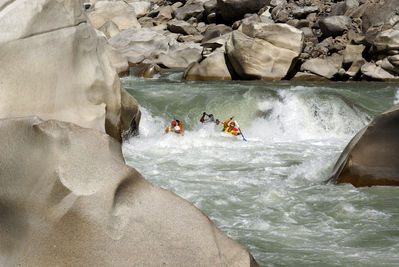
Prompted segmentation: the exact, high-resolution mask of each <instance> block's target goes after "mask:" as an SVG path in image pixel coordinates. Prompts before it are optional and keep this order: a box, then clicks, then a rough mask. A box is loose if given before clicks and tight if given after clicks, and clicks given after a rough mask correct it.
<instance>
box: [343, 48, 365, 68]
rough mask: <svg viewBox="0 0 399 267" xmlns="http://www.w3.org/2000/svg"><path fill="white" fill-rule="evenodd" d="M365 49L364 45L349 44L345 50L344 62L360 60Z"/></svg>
mask: <svg viewBox="0 0 399 267" xmlns="http://www.w3.org/2000/svg"><path fill="white" fill-rule="evenodd" d="M364 49H365V46H364V45H347V46H346V47H345V50H344V51H343V56H344V62H343V63H344V64H348V63H352V62H356V61H360V60H362V59H363V56H362V53H363V51H364Z"/></svg>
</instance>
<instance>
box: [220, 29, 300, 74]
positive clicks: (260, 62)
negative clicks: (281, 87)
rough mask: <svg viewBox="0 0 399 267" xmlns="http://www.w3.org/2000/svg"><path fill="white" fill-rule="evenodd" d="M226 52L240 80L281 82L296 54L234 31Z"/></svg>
mask: <svg viewBox="0 0 399 267" xmlns="http://www.w3.org/2000/svg"><path fill="white" fill-rule="evenodd" d="M226 51H227V55H228V58H229V61H230V62H231V64H232V66H233V68H234V70H235V72H236V73H237V74H238V75H239V76H240V78H242V79H264V80H281V79H282V78H284V77H285V76H286V75H287V74H288V72H289V71H290V70H291V68H292V66H293V64H294V62H295V60H296V58H297V57H298V53H296V52H293V51H291V50H288V49H285V48H279V47H276V46H274V45H273V44H271V43H269V42H267V41H265V40H262V39H258V38H251V37H249V36H247V35H245V34H243V33H241V32H239V31H234V32H233V33H232V34H231V36H230V39H229V40H228V41H227V44H226Z"/></svg>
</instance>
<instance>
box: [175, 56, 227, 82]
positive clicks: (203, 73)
mask: <svg viewBox="0 0 399 267" xmlns="http://www.w3.org/2000/svg"><path fill="white" fill-rule="evenodd" d="M225 57H226V55H225V54H224V53H223V52H215V53H212V54H211V55H209V56H208V57H206V58H205V59H204V60H203V61H201V63H198V62H195V63H192V64H191V65H190V66H188V68H187V69H186V71H185V72H184V75H183V79H185V80H201V81H207V80H231V74H230V71H229V68H228V67H227V63H226V59H225Z"/></svg>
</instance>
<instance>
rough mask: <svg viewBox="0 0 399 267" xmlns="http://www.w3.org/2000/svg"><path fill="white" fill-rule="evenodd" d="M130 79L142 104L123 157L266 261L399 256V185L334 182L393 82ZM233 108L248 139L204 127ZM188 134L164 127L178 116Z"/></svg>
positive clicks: (398, 261) (336, 262) (386, 261)
mask: <svg viewBox="0 0 399 267" xmlns="http://www.w3.org/2000/svg"><path fill="white" fill-rule="evenodd" d="M181 76H182V73H181V72H165V73H164V74H162V75H161V76H159V77H156V78H153V79H142V78H137V77H133V76H131V77H126V78H123V79H122V83H123V86H124V87H125V89H127V90H128V92H129V93H130V94H132V95H133V96H134V97H135V98H136V99H137V100H138V102H139V104H140V108H141V110H142V113H143V115H142V120H141V123H140V135H139V136H138V137H134V138H131V139H129V140H127V141H125V142H124V144H123V152H124V156H125V159H126V161H127V164H129V165H131V166H132V167H134V168H136V169H137V170H138V171H139V172H140V173H141V174H142V175H143V176H144V177H145V178H146V179H147V180H149V181H150V182H152V183H153V184H155V185H158V186H160V187H163V188H166V189H168V190H170V191H172V192H174V193H176V194H177V195H179V196H181V197H182V198H184V199H186V200H188V201H190V202H191V203H193V204H194V205H195V206H196V207H198V208H199V209H201V210H202V211H203V212H204V213H205V214H206V215H208V217H209V218H210V219H211V220H212V221H213V222H215V224H216V225H217V226H218V227H219V228H220V229H222V230H223V231H224V232H225V233H227V235H229V236H230V237H231V238H233V239H234V240H236V241H237V242H239V243H240V244H241V245H243V246H244V247H246V248H247V249H248V250H249V251H250V253H251V254H252V255H253V256H254V258H255V259H256V261H257V262H258V263H259V265H260V266H399V207H398V206H397V205H396V204H397V203H398V202H399V188H397V187H370V188H354V187H353V186H352V185H334V184H326V183H325V181H326V179H327V178H328V177H329V175H330V172H331V169H332V167H333V165H334V164H335V161H336V160H337V158H338V156H339V155H340V153H341V151H342V150H343V148H344V147H345V146H346V144H347V143H348V142H349V141H350V139H351V138H352V137H353V136H354V135H355V134H356V133H357V131H358V130H360V129H361V128H362V127H363V126H365V125H366V124H367V123H368V122H369V121H370V120H371V119H372V118H373V117H374V116H376V115H378V114H379V113H381V112H383V111H385V110H387V109H388V108H390V107H391V106H392V105H393V104H394V103H396V102H399V93H398V89H399V85H398V84H391V83H371V82H367V83H366V82H364V83H315V84H311V83H292V82H265V81H210V82H192V81H190V82H188V81H182V80H181ZM204 111H206V112H207V113H213V114H214V115H215V117H216V118H218V119H220V120H222V121H224V120H225V119H227V118H228V117H230V116H231V115H234V116H235V118H236V120H237V122H238V123H239V124H240V127H241V129H242V131H243V133H244V135H245V138H246V139H247V140H248V142H244V141H243V140H242V138H241V137H232V136H226V135H224V134H223V133H221V126H220V125H219V126H214V125H202V124H201V123H200V122H199V119H200V117H201V114H202V112H204ZM173 118H176V119H179V120H181V121H182V122H183V123H184V131H185V134H184V136H183V137H179V136H175V135H164V129H165V127H166V126H167V125H168V124H169V123H170V121H171V120H172V119H173Z"/></svg>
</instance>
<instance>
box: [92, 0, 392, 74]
mask: <svg viewBox="0 0 399 267" xmlns="http://www.w3.org/2000/svg"><path fill="white" fill-rule="evenodd" d="M103 2H104V1H93V3H92V5H90V7H89V9H88V13H89V17H90V18H92V17H95V18H96V19H95V20H94V21H93V25H95V27H96V28H98V29H99V30H101V31H103V32H104V34H105V35H106V36H107V37H109V38H110V39H109V42H110V44H111V45H112V46H114V47H115V48H117V49H118V50H120V51H121V52H122V53H123V54H124V55H125V56H126V57H127V58H128V61H129V63H130V65H131V66H135V65H137V64H158V65H159V66H160V67H162V68H177V69H184V70H185V74H184V78H185V79H190V80H192V79H194V80H208V79H222V80H224V79H270V80H280V79H292V80H312V81H315V80H321V81H323V80H335V81H336V80H339V81H346V80H376V81H397V80H398V79H399V63H398V62H399V61H398V60H397V59H398V58H399V38H398V36H399V15H398V14H399V0H343V1H332V0H327V1H320V0H299V1H294V0H259V1H251V0H180V1H177V0H170V1H167V0H147V1H132V0H129V1H126V3H125V2H123V1H113V2H107V4H104V3H103ZM120 2H123V3H124V5H128V6H129V8H126V9H125V10H126V12H125V13H126V15H124V14H125V13H123V14H121V16H131V13H129V12H128V10H131V9H134V10H135V11H136V12H135V13H136V18H137V22H138V24H139V25H137V24H136V20H135V19H136V18H132V19H131V23H132V24H134V25H133V26H131V27H130V28H129V29H126V30H124V29H123V28H122V27H121V26H120V23H121V22H120V20H118V19H115V16H114V17H112V16H110V15H107V17H106V18H107V19H103V20H102V24H103V25H100V24H101V23H98V19H97V16H98V13H100V11H101V9H103V8H104V6H107V7H108V5H112V6H113V5H115V6H118V5H121V3H120ZM115 8H116V7H115ZM107 9H108V10H113V9H114V8H113V7H112V8H111V7H108V8H107ZM127 14H129V15H127ZM102 18H105V16H102ZM133 21H134V23H133ZM124 25H126V24H124ZM118 30H119V33H117V31H118ZM216 61H217V62H218V63H217V64H214V62H216ZM211 62H212V63H211ZM210 65H212V68H211V69H210Z"/></svg>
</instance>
